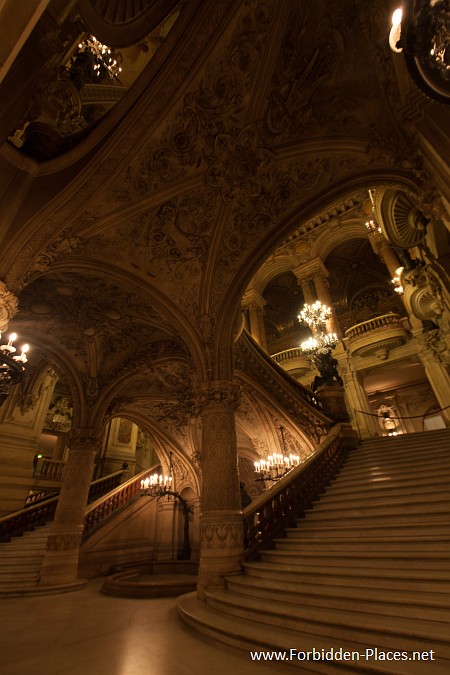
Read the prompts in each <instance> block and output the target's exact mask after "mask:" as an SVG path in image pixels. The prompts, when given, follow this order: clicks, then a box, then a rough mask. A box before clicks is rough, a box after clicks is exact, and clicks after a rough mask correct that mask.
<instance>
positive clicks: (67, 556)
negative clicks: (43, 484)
mask: <svg viewBox="0 0 450 675" xmlns="http://www.w3.org/2000/svg"><path fill="white" fill-rule="evenodd" d="M69 447H70V451H69V457H68V460H67V464H66V468H65V471H64V481H63V485H62V487H61V492H60V495H59V499H58V506H57V509H56V514H55V519H54V521H53V523H52V526H51V530H50V534H49V537H48V542H47V552H46V555H45V558H44V561H43V564H42V567H41V572H40V581H39V583H40V585H41V586H61V585H69V586H70V585H74V584H76V583H77V576H78V559H79V551H80V543H81V536H82V533H83V521H84V514H85V510H86V505H87V500H88V493H89V487H90V483H91V480H92V470H93V466H94V459H95V456H96V453H97V449H98V447H99V440H98V436H97V434H95V433H94V431H93V430H92V429H85V430H80V431H79V432H77V433H74V434H72V437H71V442H70V444H69Z"/></svg>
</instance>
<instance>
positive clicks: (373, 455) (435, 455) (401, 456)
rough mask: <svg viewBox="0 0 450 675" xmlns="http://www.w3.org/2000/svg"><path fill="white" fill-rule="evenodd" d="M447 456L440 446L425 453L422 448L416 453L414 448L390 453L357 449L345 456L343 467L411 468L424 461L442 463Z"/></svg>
mask: <svg viewBox="0 0 450 675" xmlns="http://www.w3.org/2000/svg"><path fill="white" fill-rule="evenodd" d="M449 440H450V438H449ZM447 455H448V449H447V448H446V447H445V446H443V445H442V444H439V445H437V444H436V445H432V446H430V447H428V448H427V450H426V452H424V450H423V448H418V449H417V450H416V451H415V450H414V448H404V449H398V448H395V449H393V450H392V452H376V451H372V452H367V451H366V452H364V451H363V450H362V449H360V448H359V449H357V450H353V451H351V452H350V453H349V454H348V455H347V457H346V460H345V463H344V466H345V467H354V466H359V465H361V466H366V465H367V466H370V465H371V464H378V463H382V464H383V466H389V465H390V464H394V465H396V464H398V463H400V462H402V463H403V464H404V465H405V466H411V465H414V464H416V463H417V462H424V461H425V460H428V462H430V461H433V462H435V461H443V460H445V458H446V456H447Z"/></svg>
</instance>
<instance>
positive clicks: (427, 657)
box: [179, 430, 450, 675]
mask: <svg viewBox="0 0 450 675" xmlns="http://www.w3.org/2000/svg"><path fill="white" fill-rule="evenodd" d="M449 479H450V430H439V431H433V432H424V433H418V434H408V435H405V436H399V437H394V438H391V437H385V438H380V439H374V440H370V441H366V442H364V443H362V444H361V445H360V446H359V447H358V448H357V449H356V450H353V451H351V454H350V456H349V457H348V459H347V461H346V463H345V465H344V466H343V467H342V468H341V471H340V472H339V475H338V476H337V477H336V478H335V479H334V480H333V482H332V483H331V484H330V486H329V487H328V488H327V489H326V491H325V493H324V494H322V496H321V498H320V499H319V500H317V501H316V503H315V504H313V505H312V508H309V509H308V510H307V511H305V513H304V514H303V517H302V518H301V519H299V520H298V522H297V527H295V528H291V529H287V530H286V533H285V534H286V536H285V537H284V538H278V539H275V540H274V542H273V548H270V549H268V550H265V551H263V552H262V553H261V556H260V559H259V560H257V561H254V562H250V561H249V562H246V563H245V564H244V570H243V574H242V575H238V576H233V577H229V578H228V579H227V580H226V588H224V589H220V590H219V589H218V590H210V591H209V592H207V597H206V603H202V602H199V601H198V600H197V599H196V597H195V595H194V594H190V595H187V596H184V597H183V598H182V599H181V602H180V607H179V611H180V614H181V616H182V618H183V619H184V620H185V621H186V622H187V623H188V624H190V625H191V626H193V627H194V628H196V629H197V630H199V631H201V632H202V633H204V634H206V635H208V636H210V637H212V638H214V639H217V640H220V641H222V642H225V643H227V644H230V645H233V646H236V647H240V648H241V649H244V650H246V651H247V654H248V653H249V651H250V650H252V651H262V650H270V651H274V652H275V651H277V652H279V654H278V656H273V655H272V657H271V659H272V660H276V661H277V662H278V661H279V660H282V661H283V664H281V663H278V666H296V667H297V668H300V670H301V671H302V672H318V673H324V674H327V673H329V674H330V675H333V674H334V673H343V672H345V671H347V672H354V673H358V674H359V673H391V674H398V675H400V674H401V675H414V674H415V673H427V674H428V673H433V674H436V675H440V674H441V673H442V674H444V673H449V672H450V494H449V490H448V486H449ZM290 649H294V650H296V652H297V653H300V657H301V658H298V655H297V654H296V653H294V654H293V655H291V653H290V651H289V650H290ZM313 649H314V650H315V652H313ZM322 649H323V650H325V651H324V652H323V653H322V651H321V650H322ZM330 649H334V654H336V650H338V652H337V655H338V657H339V650H340V649H341V650H343V651H344V652H345V651H346V652H349V653H353V657H352V658H350V659H349V660H343V659H341V660H339V658H332V659H330V658H327V656H326V655H327V654H328V657H329V656H330V654H331V652H330ZM366 650H372V651H369V652H367V653H366ZM376 650H378V651H376ZM430 650H431V651H430ZM284 651H286V656H283V652H284ZM308 651H309V652H312V655H311V654H310V656H309V657H308V658H307V657H306V656H305V658H303V657H304V654H303V653H304V652H308ZM412 652H420V653H421V654H420V656H421V660H416V659H417V658H418V656H417V655H414V657H413V655H412ZM314 653H315V656H314ZM395 653H397V656H394V654H395ZM357 654H359V658H358V657H357ZM383 655H388V656H386V658H383ZM291 656H292V658H291ZM313 656H314V658H313ZM318 657H320V660H319V658H318ZM248 658H251V657H250V655H248ZM261 658H263V660H264V657H261ZM413 658H414V660H412V659H413ZM315 659H317V660H315ZM403 659H406V660H403Z"/></svg>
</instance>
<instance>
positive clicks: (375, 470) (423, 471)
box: [336, 458, 450, 483]
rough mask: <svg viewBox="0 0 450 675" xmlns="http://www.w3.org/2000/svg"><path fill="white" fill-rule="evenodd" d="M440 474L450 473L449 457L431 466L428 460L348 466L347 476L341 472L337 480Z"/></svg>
mask: <svg viewBox="0 0 450 675" xmlns="http://www.w3.org/2000/svg"><path fill="white" fill-rule="evenodd" d="M438 475H445V476H449V475H450V466H449V460H448V458H445V459H442V460H439V461H438V462H433V463H432V465H431V466H430V463H429V462H427V461H424V462H417V463H415V464H413V465H407V466H405V463H404V462H399V463H398V464H396V465H395V466H394V465H387V464H386V463H385V462H373V463H372V464H371V465H369V466H354V467H353V466H346V467H345V476H344V474H343V473H342V474H340V475H338V476H337V477H336V481H339V482H340V483H346V482H349V481H350V480H355V479H356V478H363V479H364V480H368V481H369V482H370V480H372V479H374V478H380V477H383V476H384V477H388V478H389V479H390V480H398V479H402V480H403V481H405V480H408V479H409V480H410V481H411V482H412V481H413V480H417V479H418V480H419V483H420V480H421V478H422V476H438Z"/></svg>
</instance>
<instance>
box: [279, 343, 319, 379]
mask: <svg viewBox="0 0 450 675" xmlns="http://www.w3.org/2000/svg"><path fill="white" fill-rule="evenodd" d="M271 356H272V358H273V359H274V361H276V362H277V363H278V365H280V366H281V367H282V368H284V370H286V371H287V372H288V373H290V374H291V375H293V376H294V377H301V376H302V375H306V373H307V372H309V371H311V369H312V365H311V361H310V359H309V358H308V357H307V356H305V353H304V352H303V351H302V350H301V348H300V347H292V348H291V349H284V350H283V351H282V352H277V353H276V354H272V355H271Z"/></svg>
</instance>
